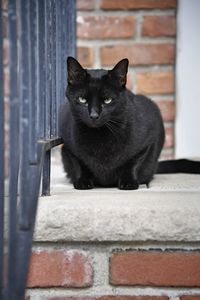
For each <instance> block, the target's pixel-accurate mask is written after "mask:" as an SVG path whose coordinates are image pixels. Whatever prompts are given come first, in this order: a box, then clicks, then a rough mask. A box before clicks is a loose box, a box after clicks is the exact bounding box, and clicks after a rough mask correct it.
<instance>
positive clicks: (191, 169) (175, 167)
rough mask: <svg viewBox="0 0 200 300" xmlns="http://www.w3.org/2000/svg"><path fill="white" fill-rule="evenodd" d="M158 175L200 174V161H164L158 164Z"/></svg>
mask: <svg viewBox="0 0 200 300" xmlns="http://www.w3.org/2000/svg"><path fill="white" fill-rule="evenodd" d="M156 173H157V174H163V173H191V174H200V161H195V160H190V159H174V160H164V161H160V162H159V163H158V167H157V171H156Z"/></svg>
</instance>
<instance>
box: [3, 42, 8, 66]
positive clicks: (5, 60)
mask: <svg viewBox="0 0 200 300" xmlns="http://www.w3.org/2000/svg"><path fill="white" fill-rule="evenodd" d="M8 57H9V53H8V41H5V40H4V42H3V64H4V65H7V64H8Z"/></svg>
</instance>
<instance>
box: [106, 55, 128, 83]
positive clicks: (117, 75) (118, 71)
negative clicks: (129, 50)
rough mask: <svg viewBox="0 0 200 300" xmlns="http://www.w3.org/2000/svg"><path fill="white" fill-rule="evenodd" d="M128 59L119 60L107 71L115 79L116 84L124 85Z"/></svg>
mask: <svg viewBox="0 0 200 300" xmlns="http://www.w3.org/2000/svg"><path fill="white" fill-rule="evenodd" d="M128 64H129V61H128V59H127V58H124V59H122V60H120V61H119V62H118V63H117V64H116V65H115V67H114V68H113V69H112V70H110V71H109V72H108V74H109V77H111V78H112V79H113V80H116V84H117V85H119V86H120V87H125V85H126V77H127V72H128Z"/></svg>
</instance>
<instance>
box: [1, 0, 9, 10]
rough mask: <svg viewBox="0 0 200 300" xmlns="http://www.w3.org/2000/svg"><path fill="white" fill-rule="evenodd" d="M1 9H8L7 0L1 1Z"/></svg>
mask: <svg viewBox="0 0 200 300" xmlns="http://www.w3.org/2000/svg"><path fill="white" fill-rule="evenodd" d="M2 9H4V10H6V9H8V0H2Z"/></svg>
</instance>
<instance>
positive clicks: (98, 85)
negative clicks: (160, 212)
mask: <svg viewBox="0 0 200 300" xmlns="http://www.w3.org/2000/svg"><path fill="white" fill-rule="evenodd" d="M67 68H68V86H67V90H66V96H67V102H66V103H65V104H64V105H63V106H62V108H61V113H60V134H61V137H62V138H63V141H64V146H63V148H62V159H63V163H64V168H65V171H66V172H67V175H68V177H69V178H70V179H71V182H72V183H73V185H74V187H75V188H76V189H89V188H93V187H94V186H118V188H119V189H137V188H138V185H139V184H141V183H145V184H147V185H148V183H149V182H150V181H151V179H152V178H153V175H154V173H155V172H156V168H157V160H158V157H159V154H160V152H161V149H162V146H163V143H164V127H163V121H162V118H161V115H160V111H159V109H158V107H157V105H156V104H155V103H154V102H152V101H151V100H150V99H148V98H147V97H145V96H142V95H135V94H133V93H132V92H130V91H129V90H127V89H126V87H125V85H126V74H127V69H128V60H127V59H123V60H121V61H120V62H119V63H118V64H117V65H116V66H115V67H114V68H113V69H112V70H109V71H107V70H86V69H83V68H82V67H81V65H80V64H79V63H78V62H77V61H76V60H75V59H74V58H72V57H69V58H68V60H67ZM79 97H81V98H79ZM83 99H86V100H87V103H80V101H84V100H83ZM105 99H107V101H110V99H112V101H111V103H108V104H106V103H104V100H105Z"/></svg>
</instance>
